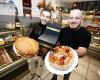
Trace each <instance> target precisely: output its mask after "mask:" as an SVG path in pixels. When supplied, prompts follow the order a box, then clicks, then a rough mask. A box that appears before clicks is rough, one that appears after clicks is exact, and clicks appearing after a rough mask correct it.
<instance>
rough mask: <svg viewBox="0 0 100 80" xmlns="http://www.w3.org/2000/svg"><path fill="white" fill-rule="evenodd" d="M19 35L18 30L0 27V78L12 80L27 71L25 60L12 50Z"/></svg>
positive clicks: (1, 79)
mask: <svg viewBox="0 0 100 80" xmlns="http://www.w3.org/2000/svg"><path fill="white" fill-rule="evenodd" d="M19 36H21V34H20V30H8V29H0V80H13V79H15V78H17V77H18V76H19V75H22V74H23V73H24V72H26V71H28V63H27V60H26V59H25V58H23V57H20V56H18V55H16V54H15V52H14V50H13V43H14V41H15V40H16V38H17V37H19ZM23 66H24V67H23Z"/></svg>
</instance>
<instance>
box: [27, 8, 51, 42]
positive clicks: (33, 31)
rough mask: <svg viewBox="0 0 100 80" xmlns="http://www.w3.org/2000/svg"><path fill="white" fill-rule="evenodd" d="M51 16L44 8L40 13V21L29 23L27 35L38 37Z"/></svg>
mask: <svg viewBox="0 0 100 80" xmlns="http://www.w3.org/2000/svg"><path fill="white" fill-rule="evenodd" d="M50 17H51V12H50V11H49V10H48V9H47V8H44V9H43V10H42V11H41V13H40V22H35V23H31V24H30V25H29V29H28V31H27V35H28V36H29V37H30V38H33V39H36V40H37V39H38V37H39V36H40V35H41V34H43V32H44V30H45V29H46V25H47V23H48V22H49V20H50Z"/></svg>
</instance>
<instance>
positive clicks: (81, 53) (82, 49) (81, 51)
mask: <svg viewBox="0 0 100 80" xmlns="http://www.w3.org/2000/svg"><path fill="white" fill-rule="evenodd" d="M87 50H88V49H87V48H85V47H78V49H77V50H76V52H77V54H78V57H79V58H81V57H83V56H84V55H85V54H86V53H87Z"/></svg>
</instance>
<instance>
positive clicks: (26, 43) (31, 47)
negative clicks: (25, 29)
mask: <svg viewBox="0 0 100 80" xmlns="http://www.w3.org/2000/svg"><path fill="white" fill-rule="evenodd" d="M15 48H16V50H17V52H18V54H20V55H21V56H24V57H33V56H35V55H36V54H37V53H38V51H39V43H38V42H37V41H36V40H34V39H31V38H29V37H19V38H18V39H17V40H16V41H15Z"/></svg>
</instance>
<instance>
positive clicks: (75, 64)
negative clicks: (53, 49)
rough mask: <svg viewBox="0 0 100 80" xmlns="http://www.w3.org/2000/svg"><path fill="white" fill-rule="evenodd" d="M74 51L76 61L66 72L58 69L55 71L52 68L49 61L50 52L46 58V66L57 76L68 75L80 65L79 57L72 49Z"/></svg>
mask: <svg viewBox="0 0 100 80" xmlns="http://www.w3.org/2000/svg"><path fill="white" fill-rule="evenodd" d="M72 51H73V54H74V60H73V63H72V65H71V66H70V67H69V68H67V69H66V70H58V69H55V68H53V67H52V66H50V64H49V59H48V57H49V54H50V52H48V53H47V55H46V57H45V65H46V67H47V69H48V70H49V71H50V72H51V73H53V74H57V75H63V74H68V73H69V72H72V71H73V70H74V69H75V67H76V66H77V64H78V55H77V53H76V51H75V50H74V49H72Z"/></svg>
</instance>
